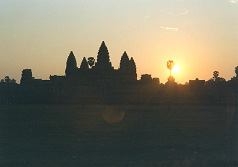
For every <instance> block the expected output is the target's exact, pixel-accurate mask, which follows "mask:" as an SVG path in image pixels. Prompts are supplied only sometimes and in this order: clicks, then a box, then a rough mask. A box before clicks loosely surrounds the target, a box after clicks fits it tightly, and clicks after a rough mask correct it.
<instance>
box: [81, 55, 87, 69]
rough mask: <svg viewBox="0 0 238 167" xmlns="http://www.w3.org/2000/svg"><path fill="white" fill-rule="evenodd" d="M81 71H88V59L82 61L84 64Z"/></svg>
mask: <svg viewBox="0 0 238 167" xmlns="http://www.w3.org/2000/svg"><path fill="white" fill-rule="evenodd" d="M80 69H82V70H88V62H87V60H86V58H85V57H84V58H83V60H82V63H81V65H80Z"/></svg>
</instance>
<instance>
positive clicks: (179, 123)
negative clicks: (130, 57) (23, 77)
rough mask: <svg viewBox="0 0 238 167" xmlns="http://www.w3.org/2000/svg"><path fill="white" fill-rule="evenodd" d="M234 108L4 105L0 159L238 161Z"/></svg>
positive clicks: (45, 163) (54, 165)
mask: <svg viewBox="0 0 238 167" xmlns="http://www.w3.org/2000/svg"><path fill="white" fill-rule="evenodd" d="M234 111H235V107H234V106H233V105H172V106H170V107H169V108H168V106H167V105H153V106H148V105H123V106H122V105H120V106H119V105H118V106H110V105H92V106H89V105H88V106H84V105H57V106H54V105H9V106H0V137H1V138H0V166H1V167H11V166H14V167H24V166H30V167H81V166H146V167H148V166H155V167H157V166H162V167H166V166H174V167H175V166H176V167H177V166H186V167H187V166H188V167H189V166H198V167H202V166H216V167H219V166H225V167H229V166H238V161H237V159H238V157H237V155H238V154H237V148H238V147H237V141H236V140H237V133H236V130H234V128H230V127H231V123H232V120H233V113H234Z"/></svg>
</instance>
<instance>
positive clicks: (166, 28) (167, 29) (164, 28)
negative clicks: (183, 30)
mask: <svg viewBox="0 0 238 167" xmlns="http://www.w3.org/2000/svg"><path fill="white" fill-rule="evenodd" d="M160 28H161V29H163V30H166V31H178V30H179V29H178V28H176V27H160Z"/></svg>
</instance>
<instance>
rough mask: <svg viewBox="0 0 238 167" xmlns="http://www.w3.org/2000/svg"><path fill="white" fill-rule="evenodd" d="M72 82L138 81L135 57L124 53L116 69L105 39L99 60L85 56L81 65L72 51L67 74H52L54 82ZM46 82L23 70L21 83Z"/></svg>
mask: <svg viewBox="0 0 238 167" xmlns="http://www.w3.org/2000/svg"><path fill="white" fill-rule="evenodd" d="M60 80H61V81H63V82H71V83H77V84H112V83H113V84H115V83H117V84H119V83H120V84H133V83H135V82H136V81H137V73H136V64H135V61H134V59H133V58H132V57H131V58H130V59H129V57H128V55H127V53H126V52H124V53H123V55H122V57H121V61H120V67H119V69H114V67H113V66H112V64H111V62H110V56H109V52H108V49H107V47H106V45H105V42H104V41H103V42H102V44H101V46H100V48H99V51H98V55H97V62H95V59H94V58H93V57H89V58H88V60H87V59H86V58H85V57H84V58H83V60H82V62H81V64H80V67H77V61H76V58H75V56H74V53H73V52H72V51H71V52H70V54H69V56H68V59H67V62H66V69H65V76H56V75H54V76H50V81H52V82H59V81H60ZM37 82H38V83H39V82H44V81H43V80H37V79H35V78H34V77H32V71H31V69H24V70H23V71H22V78H21V84H29V83H31V84H34V83H37Z"/></svg>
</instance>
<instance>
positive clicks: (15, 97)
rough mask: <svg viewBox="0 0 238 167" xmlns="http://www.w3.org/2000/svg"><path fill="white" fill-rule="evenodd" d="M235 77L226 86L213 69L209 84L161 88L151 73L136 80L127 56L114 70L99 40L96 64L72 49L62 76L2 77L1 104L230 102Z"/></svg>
mask: <svg viewBox="0 0 238 167" xmlns="http://www.w3.org/2000/svg"><path fill="white" fill-rule="evenodd" d="M235 73H236V76H235V77H233V78H231V80H229V81H228V82H226V81H225V79H224V78H222V77H219V72H218V71H214V73H213V78H211V79H210V80H208V81H205V80H199V79H198V78H196V79H195V80H189V83H187V84H185V85H182V84H178V83H176V81H175V79H174V77H173V76H171V75H170V76H169V77H168V81H167V82H166V83H165V84H162V83H160V81H159V78H152V77H151V75H150V74H142V75H141V78H140V79H139V80H138V79H137V72H136V63H135V61H134V59H133V57H131V58H129V56H128V55H127V53H126V52H124V53H123V54H122V56H121V60H120V66H119V68H118V69H115V68H114V67H113V66H112V63H111V62H110V56H109V51H108V49H107V47H106V45H105V42H104V41H103V42H102V44H101V46H100V48H99V51H98V54H97V58H96V60H95V58H94V57H89V58H87V59H86V58H85V57H83V59H82V61H81V64H80V66H79V67H78V66H77V61H76V58H75V55H74V53H73V52H72V51H71V52H70V53H69V56H68V58H67V61H66V69H65V75H62V76H58V75H50V77H49V80H42V79H36V78H34V77H33V72H32V70H31V69H24V70H23V71H22V77H21V80H20V84H17V83H16V81H15V80H14V79H12V80H11V79H10V78H9V76H6V77H5V79H2V80H1V82H0V102H1V103H10V104H11V103H60V104H62V103H83V104H87V103H90V104H93V103H100V104H101V103H120V104H127V103H128V104H132V103H134V104H142V103H150V104H154V103H155V104H157V103H167V104H171V103H233V102H234V100H235V99H236V97H237V94H238V93H237V90H238V89H237V87H238V86H237V85H238V80H237V79H238V67H236V68H235Z"/></svg>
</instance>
